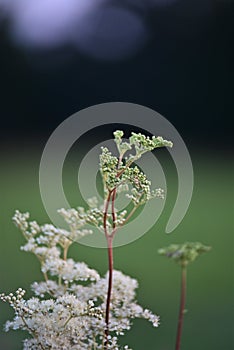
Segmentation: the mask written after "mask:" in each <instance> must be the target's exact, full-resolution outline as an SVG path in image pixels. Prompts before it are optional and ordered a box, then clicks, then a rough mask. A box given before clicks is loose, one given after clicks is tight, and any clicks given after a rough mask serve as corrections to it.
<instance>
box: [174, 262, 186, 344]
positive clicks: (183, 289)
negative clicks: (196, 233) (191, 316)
mask: <svg viewBox="0 0 234 350" xmlns="http://www.w3.org/2000/svg"><path fill="white" fill-rule="evenodd" d="M185 302H186V266H182V270H181V294H180V310H179V317H178V326H177V337H176V347H175V350H180V344H181V336H182V329H183V320H184V313H185Z"/></svg>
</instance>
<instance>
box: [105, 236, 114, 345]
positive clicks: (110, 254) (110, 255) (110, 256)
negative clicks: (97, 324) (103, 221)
mask: <svg viewBox="0 0 234 350" xmlns="http://www.w3.org/2000/svg"><path fill="white" fill-rule="evenodd" d="M112 243H113V237H109V238H108V239H107V244H108V263H109V280H108V292H107V299H106V315H105V323H106V329H105V343H104V349H107V345H108V335H109V318H110V301H111V291H112V277H113V244H112Z"/></svg>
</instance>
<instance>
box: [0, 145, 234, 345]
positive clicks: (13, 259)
mask: <svg viewBox="0 0 234 350" xmlns="http://www.w3.org/2000/svg"><path fill="white" fill-rule="evenodd" d="M42 151H43V144H42V143H41V144H40V145H36V142H34V141H31V142H30V141H29V140H27V142H26V141H25V143H23V142H22V141H21V142H19V143H18V144H14V145H13V146H12V145H11V146H10V143H9V144H7V143H5V144H4V147H2V148H1V151H0V155H1V173H0V183H1V201H0V207H1V208H0V235H1V244H0V260H1V261H0V277H1V278H0V281H1V282H0V292H10V291H14V290H15V289H16V288H17V287H23V288H24V289H26V290H27V294H26V297H27V296H30V295H31V292H30V284H31V283H32V282H33V281H35V280H40V279H42V276H41V274H40V269H39V263H38V262H37V260H36V258H35V257H34V256H33V255H30V254H29V253H25V252H22V251H20V245H22V244H23V242H24V239H23V237H22V236H21V233H20V232H19V231H18V230H17V229H16V227H15V226H14V225H13V223H12V220H11V218H12V215H13V213H14V211H15V209H19V210H20V211H29V212H30V214H31V218H32V219H35V220H37V221H38V222H39V223H45V222H48V220H49V219H48V217H47V214H46V212H45V209H44V207H43V204H42V201H41V197H40V191H39V183H38V169H39V162H40V157H41V153H42ZM191 158H192V162H193V166H194V175H195V181H194V192H193V197H192V201H191V204H190V207H189V210H188V212H187V214H186V216H185V218H184V220H183V221H182V222H181V224H180V225H179V226H178V227H177V228H176V230H175V231H174V232H173V233H171V234H169V235H168V234H166V233H165V226H166V223H167V220H168V217H169V215H170V210H171V207H172V201H173V200H174V196H175V193H176V181H175V180H173V177H174V176H175V175H174V174H173V175H172V174H170V171H169V170H170V167H168V169H169V170H168V172H169V173H168V174H167V171H166V170H165V172H166V175H167V177H168V182H169V184H170V183H172V185H170V186H169V190H168V191H169V192H170V191H171V192H172V193H173V200H171V202H170V200H169V201H167V202H166V206H165V210H164V212H163V214H162V216H161V217H160V219H159V220H158V222H157V223H156V225H155V226H154V227H153V228H152V229H151V230H150V231H149V232H148V233H147V234H145V235H143V236H142V238H140V239H138V240H137V241H135V242H133V243H131V244H128V245H126V246H123V247H119V248H115V252H114V254H115V256H114V260H115V269H120V270H122V271H123V272H124V273H126V274H129V275H130V276H132V277H135V278H137V279H138V281H139V289H138V300H139V302H140V304H142V305H144V306H145V307H147V308H149V309H151V310H152V311H153V312H155V313H157V314H158V315H160V317H161V325H160V327H159V328H158V329H154V328H153V327H151V325H150V324H149V323H147V322H146V321H142V320H141V321H139V320H136V321H134V325H133V328H132V330H131V331H130V332H129V333H128V334H126V336H124V337H123V338H122V343H123V344H129V346H130V347H132V348H133V349H134V350H144V349H147V350H154V349H157V350H172V349H173V348H174V341H175V335H176V321H177V313H178V306H179V305H178V302H179V287H180V270H179V267H178V266H176V265H175V264H174V263H173V262H171V261H169V260H168V261H167V259H166V258H164V257H162V256H159V255H158V254H157V250H158V248H160V247H163V246H166V245H169V244H171V243H174V242H175V243H177V242H178V243H182V242H184V241H201V242H202V243H204V244H207V245H211V246H212V250H211V252H209V253H206V254H204V255H202V256H201V257H199V258H198V260H197V261H195V262H194V263H193V264H192V265H191V266H190V267H189V271H188V290H187V292H188V295H187V309H188V312H187V313H186V316H185V326H184V332H183V339H182V350H183V349H184V350H185V349H186V350H197V349H212V350H220V349H225V350H226V349H233V345H234V342H233V330H234V327H233V326H234V321H233V320H234V313H233V311H234V310H233V291H234V290H233V272H234V269H233V267H234V265H233V249H234V245H233V243H234V242H233V168H232V165H231V162H230V159H229V157H228V156H226V155H225V154H221V153H220V154H217V153H208V152H207V153H204V152H193V151H192V152H191ZM73 172H76V174H75V176H77V168H76V167H75V166H74V164H73V163H72V162H70V163H69V164H67V171H66V177H65V184H66V188H67V192H68V193H69V195H70V200H71V203H72V205H76V204H77V205H79V204H80V202H79V195H78V194H77V192H76V191H75V190H74V181H73V180H72V181H70V179H73V177H74V174H73ZM169 194H170V193H169ZM76 202H77V203H76ZM70 253H71V255H72V256H73V257H74V258H75V259H77V260H80V261H85V262H86V263H88V265H89V266H90V267H93V268H95V269H97V270H98V271H99V272H100V273H102V274H103V273H105V272H106V269H107V255H106V251H105V250H104V249H97V248H90V247H87V246H83V245H80V244H77V243H75V244H74V245H73V247H72V248H71V251H70ZM12 315H13V312H12V310H11V309H10V307H9V306H8V305H6V304H4V303H1V304H0V348H1V349H4V350H19V349H22V344H21V341H22V339H24V337H26V334H24V333H23V332H19V331H15V332H14V331H11V332H10V333H5V332H4V331H3V325H4V323H5V321H6V320H8V319H11V317H12Z"/></svg>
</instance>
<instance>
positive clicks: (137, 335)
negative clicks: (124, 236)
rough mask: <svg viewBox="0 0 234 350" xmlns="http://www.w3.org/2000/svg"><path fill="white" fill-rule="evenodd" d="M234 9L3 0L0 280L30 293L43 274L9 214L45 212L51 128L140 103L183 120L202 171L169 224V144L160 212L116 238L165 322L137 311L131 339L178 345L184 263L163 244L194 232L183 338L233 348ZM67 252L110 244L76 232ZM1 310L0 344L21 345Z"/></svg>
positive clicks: (70, 183) (145, 299)
mask: <svg viewBox="0 0 234 350" xmlns="http://www.w3.org/2000/svg"><path fill="white" fill-rule="evenodd" d="M233 9H234V6H233V2H232V1H231V0H144V1H140V0H121V1H120V0H119V1H115V0H113V1H111V0H95V1H94V0H79V1H77V0H40V1H38V0H18V1H14V0H0V39H1V45H0V63H1V64H0V79H1V103H0V117H1V131H0V136H1V139H0V159H1V163H0V164H1V165H0V167H1V172H0V198H1V202H0V213H1V214H0V234H1V244H0V260H1V261H0V281H1V287H0V289H1V291H6V292H9V291H11V290H14V289H16V288H17V287H19V286H22V287H23V288H25V289H27V290H28V295H30V290H29V285H30V283H31V282H33V281H34V280H40V278H41V275H40V271H39V265H38V263H37V261H36V259H35V258H34V257H33V256H31V255H29V254H26V253H23V252H21V251H20V245H21V244H22V243H23V238H22V237H21V235H20V233H19V232H18V231H17V230H16V228H15V227H14V226H13V224H12V222H11V217H12V215H13V213H14V210H15V209H17V208H18V209H20V210H21V211H30V212H31V215H32V218H34V219H36V220H38V221H39V222H46V221H47V220H48V218H47V215H46V212H45V210H44V208H43V205H42V202H41V198H40V192H39V184H38V169H39V163H40V157H41V154H42V152H43V148H44V146H45V143H46V141H47V139H48V137H49V135H50V134H51V133H52V132H53V130H54V129H55V128H56V127H57V126H58V125H59V124H60V123H61V122H62V121H63V120H65V119H66V118H67V117H69V116H70V115H71V114H72V113H75V112H76V111H78V110H80V109H82V108H85V107H88V106H91V105H95V104H98V103H103V102H112V101H126V102H132V103H137V104H141V105H144V106H147V107H150V108H152V109H154V110H156V111H158V112H159V113H161V114H162V115H163V116H165V117H166V118H167V119H168V120H169V121H170V122H171V123H173V124H174V126H175V127H176V128H177V130H178V131H179V133H180V134H181V136H182V137H183V139H184V141H185V142H186V144H187V146H188V149H189V151H190V154H191V158H192V162H193V166H194V174H195V183H194V194H193V199H192V202H191V205H190V208H189V211H188V213H187V215H186V217H185V218H184V220H183V222H182V223H181V224H180V225H179V226H178V227H177V229H176V230H175V231H174V232H173V233H172V234H170V235H166V234H165V233H164V231H165V225H166V222H167V219H168V217H169V215H170V210H171V207H172V205H173V201H174V198H175V194H176V184H177V183H176V174H175V173H174V169H173V167H172V166H171V164H170V161H169V160H168V159H167V157H164V156H162V163H164V167H165V173H166V174H167V176H168V179H167V180H168V184H169V188H168V192H169V199H168V200H167V202H166V207H165V210H164V212H163V215H162V217H161V218H160V220H159V221H158V223H157V224H156V225H155V227H154V228H153V229H152V230H151V231H150V232H148V233H147V234H146V235H144V236H143V237H142V238H141V239H139V240H137V241H136V242H134V243H132V244H130V245H128V246H124V247H120V248H117V249H116V250H115V264H116V268H117V269H122V270H123V271H124V272H125V273H127V274H129V275H131V276H134V277H136V278H137V279H138V280H139V283H140V288H139V292H138V298H139V300H140V302H141V303H142V304H144V305H145V306H147V307H149V308H151V309H152V310H153V311H155V312H156V313H158V314H159V315H161V322H162V325H161V326H160V328H159V329H157V330H155V329H152V328H151V327H150V326H149V325H148V324H147V323H146V322H141V321H136V322H134V327H133V330H132V331H131V332H130V333H129V334H128V335H127V336H126V337H125V339H124V340H123V343H124V342H126V343H129V345H130V346H131V347H132V348H133V349H135V350H142V349H147V350H153V349H158V350H171V349H173V347H174V345H173V344H174V338H175V332H176V318H177V311H178V298H179V269H178V268H177V266H175V265H173V263H172V262H170V261H166V259H164V258H163V257H160V256H158V255H157V249H158V248H159V247H161V246H165V245H168V244H170V243H173V242H183V241H184V240H190V241H197V240H198V241H199V240H200V241H202V242H203V243H204V244H209V245H211V246H212V247H213V249H212V251H211V252H210V253H209V254H206V255H204V256H202V257H200V259H199V260H198V261H197V262H195V263H194V265H193V266H191V267H190V269H189V270H190V271H189V277H188V311H189V312H188V313H187V314H186V318H185V330H184V338H183V348H184V349H189V350H195V349H212V350H220V349H221V348H223V349H231V348H232V347H233V345H234V344H233V336H232V332H233V316H234V315H233V291H234V290H233V272H234V271H233V209H234V207H233V162H232V159H231V150H232V149H233V147H232V139H233V133H232V128H231V125H232V104H233V102H232V95H231V91H232V90H231V81H233V79H232V73H233V71H232V54H233V52H232V50H233V49H232V40H231V39H232V38H233V25H232V23H233V17H232V13H233ZM103 130H104V129H103ZM104 132H106V133H108V130H104ZM87 136H90V137H91V136H93V135H92V133H91V134H90V135H87ZM99 137H100V135H99ZM103 137H106V134H105V135H103ZM86 143H87V144H89V141H86ZM164 158H165V159H164ZM77 159H79V154H77ZM77 167H78V163H76V160H75V158H74V157H71V158H70V159H69V160H68V161H67V163H66V168H65V173H64V182H65V188H66V193H67V195H68V198H69V200H70V202H71V203H72V205H74V206H75V205H76V204H77V205H78V204H79V193H78V191H77V189H76V182H75V181H76V176H77ZM71 254H72V255H73V256H74V257H76V258H77V259H79V260H81V261H82V260H85V261H86V262H87V263H88V264H89V265H90V266H91V267H95V268H97V269H98V270H99V271H100V272H101V273H104V272H105V271H106V260H107V257H106V253H105V251H104V250H102V249H94V248H88V247H84V246H80V245H78V244H77V245H74V247H73V248H72V251H71ZM0 310H1V311H0V328H1V329H0V347H1V349H4V350H16V349H20V348H22V346H21V340H22V339H23V338H24V337H25V334H23V333H20V332H11V334H5V333H4V332H3V331H2V329H3V324H4V322H5V321H6V320H7V319H9V318H10V317H12V312H11V310H10V309H9V307H8V306H7V305H5V304H1V305H0Z"/></svg>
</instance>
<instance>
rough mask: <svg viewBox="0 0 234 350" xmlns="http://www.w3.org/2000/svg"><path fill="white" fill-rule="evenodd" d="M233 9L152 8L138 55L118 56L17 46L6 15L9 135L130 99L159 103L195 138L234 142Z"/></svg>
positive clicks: (2, 54)
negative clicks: (232, 125) (233, 133)
mask: <svg viewBox="0 0 234 350" xmlns="http://www.w3.org/2000/svg"><path fill="white" fill-rule="evenodd" d="M120 3H122V5H124V4H125V5H126V4H127V3H128V2H127V1H125V2H124V1H122V2H120ZM130 3H132V4H135V5H134V6H133V5H132V10H133V11H142V10H141V8H139V6H137V3H139V1H135V2H134V1H130ZM233 8H234V6H233V2H232V1H225V0H224V1H210V0H203V1H202V2H201V1H198V2H196V1H194V0H190V1H187V0H186V1H178V2H177V3H175V4H172V5H171V6H164V7H156V8H153V9H151V10H150V11H145V13H144V18H145V23H146V24H147V28H148V30H149V38H148V40H147V42H145V44H144V46H143V47H142V49H140V50H139V51H138V52H137V53H136V54H134V55H132V56H130V57H127V58H124V59H120V60H119V59H117V60H112V61H108V60H105V59H104V60H100V59H99V60H97V59H95V58H93V57H92V56H87V55H84V54H82V53H80V52H77V51H75V50H74V48H72V47H70V46H69V45H67V46H62V47H58V48H55V49H51V50H43V49H40V50H39V49H37V48H32V47H31V48H28V49H27V48H26V49H25V48H24V47H21V46H20V45H19V44H18V45H14V42H12V40H10V39H9V33H8V28H9V26H10V24H9V23H8V21H7V19H5V21H2V24H1V26H0V30H1V34H0V38H1V47H0V60H1V65H0V76H1V104H0V115H1V129H2V131H3V136H5V137H12V136H13V135H14V136H16V137H17V135H18V136H19V134H20V135H29V133H30V134H31V133H33V134H34V133H37V134H40V133H42V132H47V133H48V132H49V133H50V132H52V131H53V130H54V129H55V127H56V126H57V125H58V124H60V123H61V122H62V121H63V120H64V119H65V118H67V117H68V116H70V115H71V114H73V113H75V112H77V111H78V110H80V109H83V108H85V107H88V106H90V105H94V104H98V103H103V102H111V101H126V102H133V103H138V104H142V105H144V106H147V107H150V108H152V109H155V110H157V111H158V112H159V113H161V114H162V115H164V116H165V117H166V118H167V119H168V120H169V121H171V122H172V123H173V124H174V125H175V126H176V128H177V129H178V130H179V132H180V133H181V134H182V136H183V137H184V138H185V141H186V142H188V143H189V144H190V145H193V146H195V145H197V144H198V141H199V145H200V147H209V145H208V142H209V144H211V147H214V146H216V147H218V148H220V147H223V146H230V145H231V141H230V139H231V128H230V124H229V123H231V120H232V109H231V107H232V89H231V82H232V77H231V75H232V74H231V73H233V71H232V66H231V63H232V49H233V45H232V44H233V43H232V39H233V26H232V24H233V23H232V20H233V16H232V14H233ZM110 50H111V47H110ZM220 139H222V141H221V140H220ZM195 147H196V146H195Z"/></svg>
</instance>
